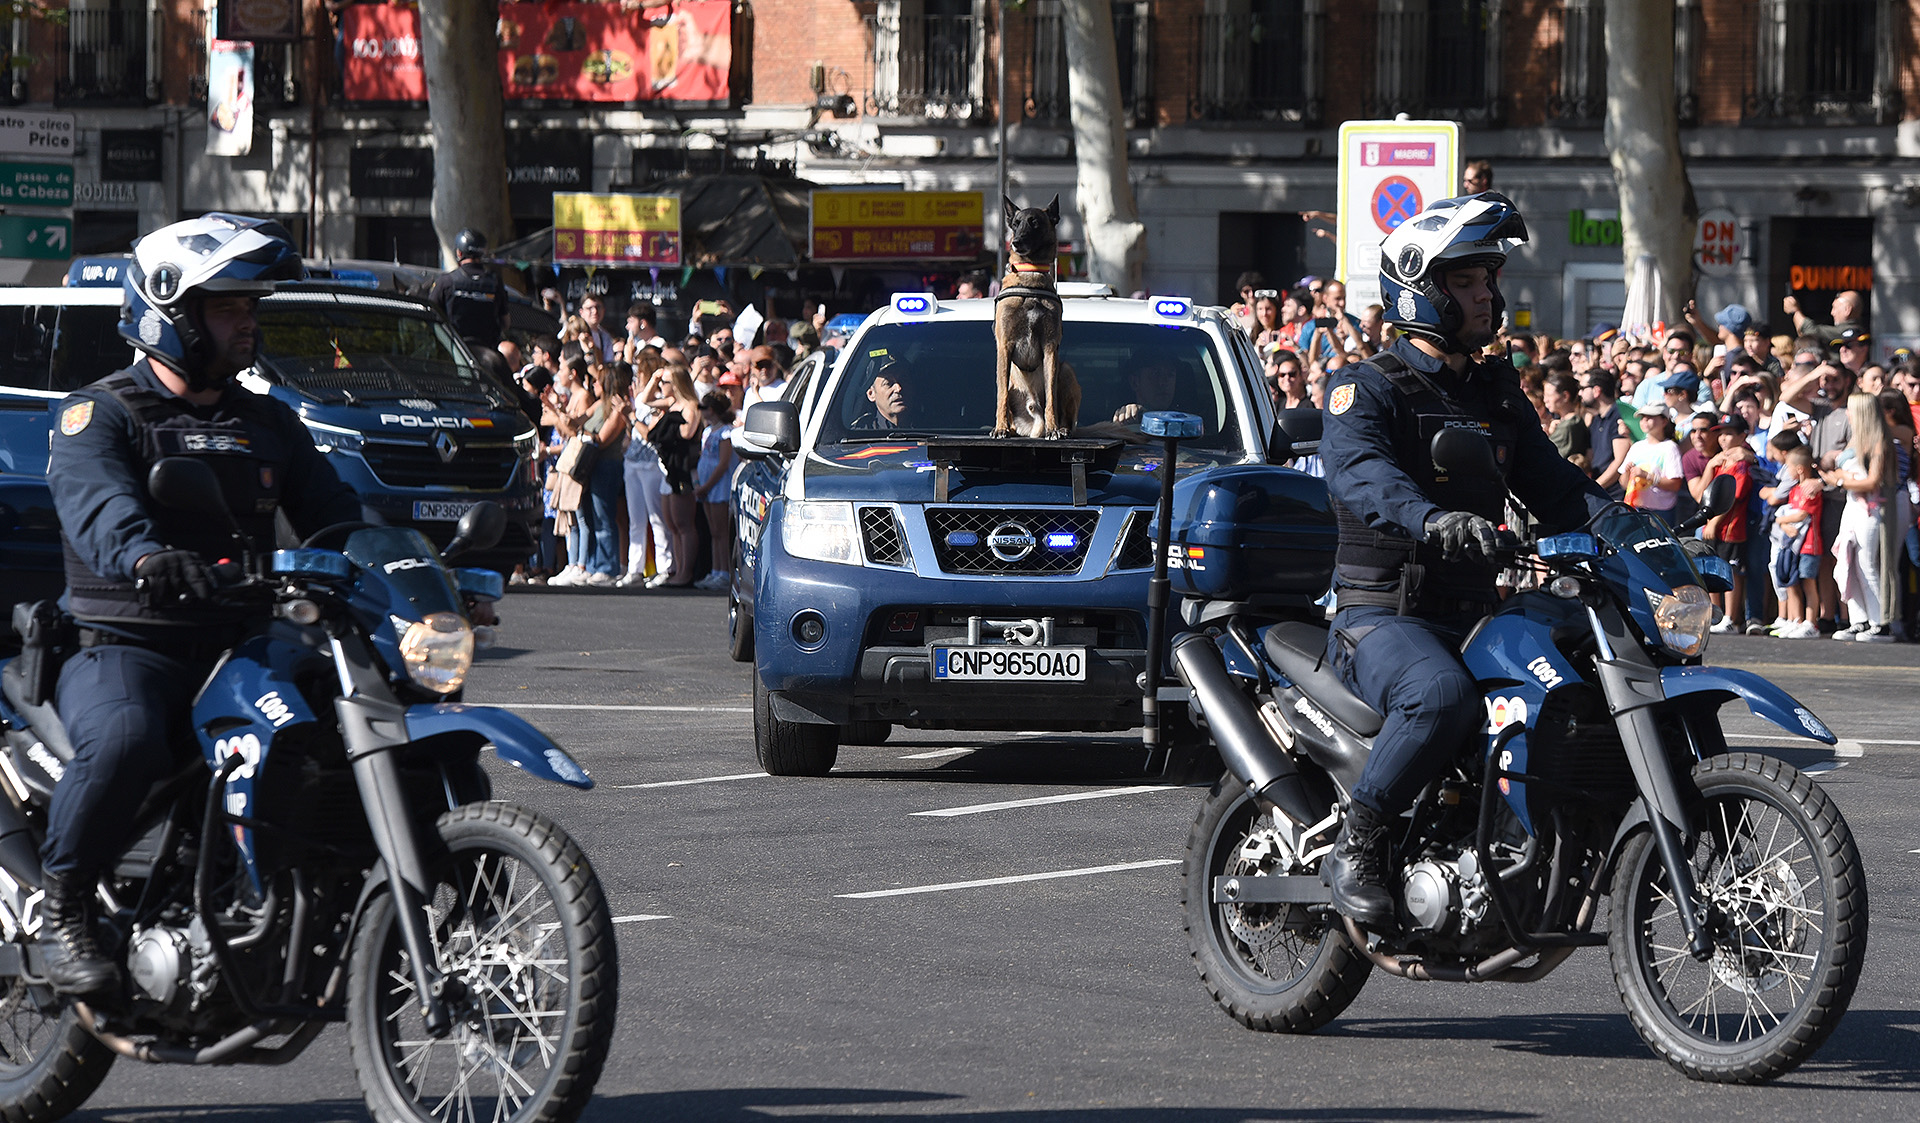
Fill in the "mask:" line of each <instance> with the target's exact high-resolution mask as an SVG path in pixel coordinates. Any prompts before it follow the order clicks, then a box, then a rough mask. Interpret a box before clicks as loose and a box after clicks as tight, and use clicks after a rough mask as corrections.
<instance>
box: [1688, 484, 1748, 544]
mask: <svg viewBox="0 0 1920 1123" xmlns="http://www.w3.org/2000/svg"><path fill="white" fill-rule="evenodd" d="M1738 486H1739V485H1737V484H1735V483H1734V482H1733V477H1732V476H1715V477H1713V480H1712V482H1711V483H1709V484H1707V493H1706V494H1705V495H1702V496H1701V497H1700V509H1699V510H1697V511H1695V512H1694V513H1693V516H1692V517H1691V518H1689V519H1687V520H1686V521H1685V522H1683V523H1681V524H1680V525H1679V526H1676V527H1674V528H1673V529H1674V530H1675V531H1676V532H1683V531H1688V530H1698V529H1699V528H1701V527H1703V526H1705V525H1707V522H1708V520H1711V519H1717V518H1719V517H1720V516H1721V515H1724V514H1726V513H1727V512H1728V511H1731V510H1733V501H1734V499H1735V497H1736V496H1737V495H1738Z"/></svg>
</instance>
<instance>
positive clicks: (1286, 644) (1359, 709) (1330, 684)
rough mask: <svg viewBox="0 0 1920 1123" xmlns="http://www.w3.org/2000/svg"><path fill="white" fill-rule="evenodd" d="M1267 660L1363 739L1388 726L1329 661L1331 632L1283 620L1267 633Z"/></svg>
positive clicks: (1307, 624)
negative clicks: (1343, 680)
mask: <svg viewBox="0 0 1920 1123" xmlns="http://www.w3.org/2000/svg"><path fill="white" fill-rule="evenodd" d="M1266 642H1267V658H1269V659H1272V660H1273V665H1274V666H1276V667H1278V668H1280V673H1281V674H1283V675H1286V676H1287V677H1288V678H1290V679H1292V680H1293V683H1294V685H1295V686H1298V687H1299V688H1300V690H1301V693H1303V694H1305V695H1306V696H1307V697H1309V698H1312V699H1313V700H1314V702H1315V703H1317V704H1318V705H1319V706H1320V708H1321V709H1323V710H1325V711H1327V713H1328V714H1330V715H1332V716H1333V719H1334V720H1335V721H1338V722H1339V723H1340V724H1342V725H1344V726H1346V727H1347V728H1348V729H1351V730H1353V731H1354V732H1355V733H1358V734H1359V735H1360V736H1362V737H1371V736H1373V735H1374V734H1375V733H1378V732H1380V726H1381V725H1382V724H1383V723H1384V722H1385V720H1386V719H1385V718H1382V717H1381V716H1380V715H1379V714H1378V713H1376V712H1375V711H1374V708H1373V707H1372V706H1369V705H1367V704H1366V703H1365V702H1363V701H1361V700H1360V699H1359V698H1358V697H1357V696H1356V695H1355V694H1354V693H1353V691H1351V690H1348V689H1347V684H1346V683H1344V682H1342V681H1341V680H1340V672H1338V671H1336V670H1334V669H1333V664H1332V663H1331V662H1329V661H1328V659H1327V630H1326V629H1325V628H1322V627H1318V626H1316V625H1313V624H1309V623H1307V622H1306V621H1304V620H1283V621H1281V622H1280V623H1278V624H1275V625H1274V626H1273V627H1271V628H1268V629H1267V641H1266Z"/></svg>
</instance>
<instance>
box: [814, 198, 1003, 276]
mask: <svg viewBox="0 0 1920 1123" xmlns="http://www.w3.org/2000/svg"><path fill="white" fill-rule="evenodd" d="M985 230H986V200H985V196H983V195H982V194H981V193H980V192H978V191H815V192H814V193H813V229H812V231H811V237H810V238H809V240H808V241H809V244H810V245H811V246H812V250H813V252H812V256H813V260H815V261H882V260H902V259H906V260H929V259H941V258H946V259H956V260H962V261H971V260H973V259H974V258H976V257H978V256H979V255H980V251H981V250H982V249H984V248H985V246H986V234H985Z"/></svg>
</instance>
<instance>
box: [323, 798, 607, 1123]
mask: <svg viewBox="0 0 1920 1123" xmlns="http://www.w3.org/2000/svg"><path fill="white" fill-rule="evenodd" d="M435 826H436V829H437V830H438V831H439V834H440V838H441V841H442V842H443V843H444V844H445V846H446V851H447V854H446V857H445V858H444V860H443V861H442V862H440V863H439V865H438V867H437V869H436V874H435V876H436V877H437V879H438V881H439V884H438V885H437V886H436V887H435V889H434V893H433V896H432V899H431V900H429V901H428V902H427V910H428V923H429V930H430V934H431V937H432V940H433V944H434V949H435V953H436V955H437V957H438V959H439V969H440V971H441V972H442V973H443V975H444V977H445V978H446V980H447V983H448V986H447V995H448V1002H449V1004H450V1009H449V1013H450V1014H452V1016H453V1023H454V1024H453V1029H452V1031H451V1032H450V1033H448V1034H446V1035H445V1036H443V1037H434V1036H433V1035H432V1034H430V1033H428V1032H427V1029H426V1026H425V1024H424V1022H423V1019H422V1017H421V1014H420V1003H419V1001H418V998H417V996H416V986H415V982H414V974H413V965H412V962H411V961H410V960H409V959H408V957H407V951H406V946H405V943H404V942H403V941H402V939H401V935H400V929H399V926H398V925H397V924H396V923H395V919H394V908H393V897H392V895H391V894H382V895H381V896H380V897H379V898H378V899H376V900H375V901H374V902H373V903H372V904H371V905H369V906H368V908H367V911H366V915H365V916H364V917H363V918H362V920H361V923H360V928H359V931H358V932H357V933H355V936H354V945H353V958H352V962H351V966H350V968H349V970H350V972H351V974H350V976H349V979H348V996H347V1024H348V1039H347V1040H348V1045H349V1048H350V1050H351V1052H352V1054H353V1064H354V1071H355V1073H356V1074H357V1075H358V1077H359V1080H360V1087H361V1089H362V1091H363V1092H364V1093H365V1095H366V1101H367V1109H368V1111H369V1112H371V1113H372V1115H373V1117H374V1119H376V1120H378V1121H379V1123H422V1121H431V1123H442V1121H444V1123H465V1121H468V1120H483V1119H484V1120H512V1121H513V1123H567V1121H569V1120H572V1119H575V1118H577V1117H578V1116H579V1114H580V1112H581V1110H582V1109H584V1108H585V1107H586V1105H587V1100H588V1099H589V1098H590V1097H591V1096H592V1095H593V1086H594V1083H595V1082H596V1081H597V1080H598V1079H599V1077H600V1070H601V1068H602V1066H604V1065H605V1063H606V1059H607V1048H608V1046H609V1044H611V1042H612V1039H613V1021H614V1011H615V1008H616V1006H617V1004H618V991H619V965H618V959H617V957H616V954H615V949H614V939H613V918H612V917H611V915H609V913H608V909H607V902H606V898H605V896H603V895H602V893H601V890H600V881H599V879H598V878H597V877H596V876H595V875H594V872H593V867H592V866H591V865H589V864H588V863H587V859H586V855H584V854H583V853H581V851H580V848H579V847H578V846H576V845H575V844H574V842H573V840H572V839H570V838H568V837H567V835H566V832H564V831H562V830H561V829H560V828H559V827H558V826H557V825H555V824H554V823H552V822H550V821H549V820H547V819H546V818H544V817H542V816H540V815H537V814H535V813H533V812H531V811H528V810H526V809H524V808H521V807H515V806H513V805H511V804H505V803H470V804H467V805H466V806H464V807H461V808H458V809H456V810H454V811H449V812H447V813H446V814H445V815H442V816H440V818H439V820H438V822H437V823H436V824H435Z"/></svg>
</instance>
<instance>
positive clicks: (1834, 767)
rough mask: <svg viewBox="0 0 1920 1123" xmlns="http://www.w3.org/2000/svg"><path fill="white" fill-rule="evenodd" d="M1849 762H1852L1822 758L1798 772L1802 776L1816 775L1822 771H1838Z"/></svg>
mask: <svg viewBox="0 0 1920 1123" xmlns="http://www.w3.org/2000/svg"><path fill="white" fill-rule="evenodd" d="M1850 763H1852V762H1851V761H1845V760H1823V761H1821V762H1820V763H1818V764H1809V765H1807V766H1806V767H1805V768H1802V769H1801V770H1800V773H1801V775H1803V776H1818V775H1820V774H1821V773H1823V772H1836V771H1839V770H1840V769H1842V768H1845V767H1846V766H1847V765H1848V764H1850Z"/></svg>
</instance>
